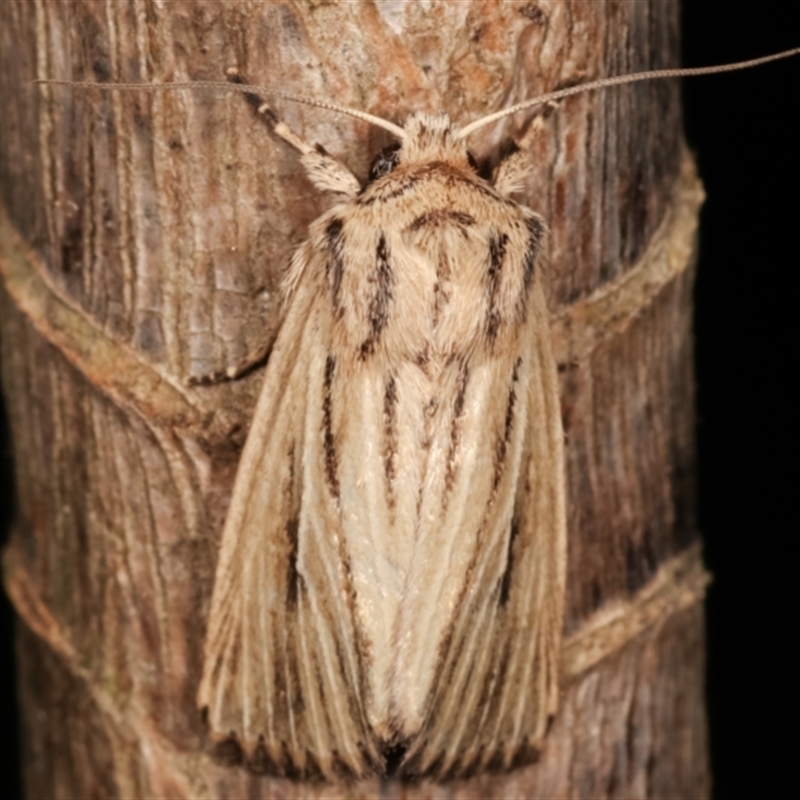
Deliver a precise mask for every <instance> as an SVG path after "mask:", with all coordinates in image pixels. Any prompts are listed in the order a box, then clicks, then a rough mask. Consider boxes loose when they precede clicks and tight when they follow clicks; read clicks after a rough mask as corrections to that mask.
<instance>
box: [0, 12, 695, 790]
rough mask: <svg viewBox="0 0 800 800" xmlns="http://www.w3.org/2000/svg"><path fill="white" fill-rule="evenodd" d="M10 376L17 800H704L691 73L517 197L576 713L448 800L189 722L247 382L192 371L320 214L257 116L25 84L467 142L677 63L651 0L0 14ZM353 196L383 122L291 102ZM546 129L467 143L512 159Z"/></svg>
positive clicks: (583, 143)
mask: <svg viewBox="0 0 800 800" xmlns="http://www.w3.org/2000/svg"><path fill="white" fill-rule="evenodd" d="M0 37H2V38H1V39H0V58H2V64H1V65H0V91H1V92H2V94H1V95H0V100H1V102H2V108H3V109H4V115H3V117H2V120H0V136H1V137H2V153H1V155H0V159H2V160H1V161H0V180H1V181H2V187H1V189H0V191H2V201H3V206H4V207H3V209H2V216H1V217H0V225H1V226H2V228H1V229H0V246H1V247H2V249H1V250H0V254H1V258H0V265H1V267H2V273H3V277H4V283H5V289H4V290H3V291H2V293H1V294H0V298H1V302H2V305H0V313H1V314H2V344H3V350H2V364H3V384H4V388H5V392H6V394H7V402H8V407H9V416H10V420H11V427H12V431H13V442H14V457H15V462H16V471H17V507H18V519H17V523H16V528H15V531H14V534H13V537H12V541H11V544H10V545H9V546H8V548H7V550H6V552H5V581H6V587H7V591H8V593H9V595H10V596H11V598H12V601H13V603H14V605H15V607H16V609H17V612H18V615H19V618H20V622H19V625H18V642H17V651H18V659H19V664H20V678H21V685H20V693H21V703H22V712H23V720H24V776H25V784H26V789H27V792H28V794H29V796H31V797H167V796H168V797H187V798H188V797H192V798H194V797H242V796H249V797H259V798H261V797H264V798H266V797H311V796H314V797H317V796H319V797H323V796H324V797H345V796H365V797H366V796H370V797H373V796H381V797H399V796H403V797H409V798H412V797H419V798H422V797H442V798H444V797H448V798H456V797H509V796H521V797H567V796H569V797H573V796H575V797H625V798H630V797H691V798H697V797H702V796H705V795H707V794H708V792H709V777H708V769H707V752H706V722H705V712H704V699H703V679H704V663H703V662H704V657H703V647H704V645H703V612H702V606H701V604H700V603H699V601H700V600H701V598H702V596H703V592H704V587H705V585H706V582H707V578H706V574H705V572H704V571H703V568H702V564H701V561H700V556H699V541H698V534H697V530H696V525H695V517H694V508H695V496H694V443H693V429H694V418H693V412H692V409H693V380H692V342H691V293H692V283H693V264H692V261H693V249H694V235H695V229H696V219H697V211H698V208H699V205H700V203H701V201H702V190H701V188H700V186H699V183H698V181H697V178H696V177H695V173H694V168H693V163H692V160H691V158H690V156H689V155H688V153H687V152H686V149H685V147H684V145H683V140H682V137H681V115H680V95H679V90H678V87H677V85H676V84H675V83H674V82H666V81H665V82H654V83H647V84H640V85H637V86H634V87H627V88H622V89H613V90H608V91H605V92H602V93H592V94H584V95H579V96H577V97H575V98H572V99H570V100H568V101H565V102H563V103H561V104H559V106H558V107H557V108H556V109H555V111H554V112H553V113H549V114H543V115H539V117H538V121H537V122H536V123H535V124H536V125H538V126H539V132H538V134H537V136H536V137H534V138H533V144H532V147H533V148H534V151H535V156H536V158H535V161H536V166H535V168H534V170H533V172H532V173H531V176H530V178H529V180H528V181H527V184H526V186H525V189H524V192H523V196H524V202H525V204H526V205H528V206H529V207H531V208H533V209H535V210H537V211H539V212H540V213H541V214H542V215H543V216H544V217H545V219H547V220H548V223H549V226H550V231H551V233H550V239H549V253H548V256H547V261H548V285H547V297H548V302H549V308H550V311H551V316H552V328H553V333H554V341H555V348H556V358H557V361H558V365H559V372H560V377H561V403H562V416H563V420H564V427H565V431H566V435H567V446H566V458H567V465H566V467H567V475H568V517H569V554H568V580H567V599H566V616H565V636H566V639H565V644H564V650H563V658H562V691H561V701H560V707H559V712H558V715H557V717H556V719H555V721H554V723H553V725H552V727H551V729H550V731H549V732H548V735H547V738H546V744H545V747H544V750H543V752H542V754H541V758H540V760H539V762H538V763H536V764H529V765H527V766H522V767H520V768H518V769H516V770H514V771H512V772H507V773H500V774H483V775H476V776H474V777H472V778H469V779H465V780H461V781H457V782H452V783H449V784H446V785H435V784H429V783H419V784H408V785H400V784H399V783H397V782H396V781H393V780H380V779H378V778H377V777H376V778H372V779H368V780H365V781H364V782H363V783H360V784H358V785H357V786H353V785H347V784H342V785H337V786H330V785H325V784H319V783H298V782H293V781H291V780H288V779H282V778H273V777H268V776H258V775H253V774H251V773H249V772H247V771H246V770H244V769H243V768H241V767H233V766H228V765H226V764H224V763H221V762H219V761H217V760H214V758H212V757H211V755H209V753H208V749H207V742H206V741H205V732H204V727H203V721H202V719H201V716H200V714H199V712H198V711H197V709H196V705H195V696H196V692H197V685H198V681H199V677H200V670H201V663H202V643H203V637H204V633H205V629H206V622H207V614H208V607H209V601H210V594H211V589H212V584H213V578H214V567H215V563H216V558H217V550H218V543H219V536H220V532H221V528H222V523H223V520H224V517H225V512H226V508H227V504H228V501H229V498H230V492H231V487H232V484H233V480H234V477H235V470H236V465H237V460H238V456H239V453H240V450H241V447H242V444H243V442H244V439H245V436H246V432H247V429H248V424H249V421H250V419H251V416H252V413H253V407H254V403H255V400H256V397H257V395H258V392H259V389H260V383H261V371H256V372H255V373H253V374H250V375H249V376H248V377H246V378H244V379H242V380H239V381H235V382H232V383H228V384H221V385H217V386H212V387H205V388H187V383H186V381H187V379H188V378H189V377H191V376H197V375H201V374H205V373H208V372H210V371H214V370H221V369H224V368H226V367H228V366H230V365H232V364H235V363H236V362H237V361H239V360H240V359H241V358H242V357H243V356H245V355H246V354H247V353H249V352H251V351H252V350H253V349H254V348H256V347H257V345H258V343H259V342H260V341H261V340H262V339H263V338H264V336H265V334H266V332H268V331H269V330H270V329H273V328H274V327H275V325H276V324H277V318H276V302H275V300H276V290H277V286H278V281H279V276H280V274H281V271H282V269H283V268H284V267H285V265H286V263H287V258H288V255H289V254H290V253H291V250H292V247H293V245H295V244H297V243H298V242H299V241H300V240H301V239H302V238H303V236H304V232H305V230H306V227H307V226H308V224H309V223H310V222H311V221H312V220H313V219H314V218H315V217H317V216H318V215H319V214H320V213H321V211H322V210H323V209H324V208H325V207H326V205H325V204H326V202H328V201H327V200H326V199H325V198H323V197H320V196H319V195H318V193H316V192H315V191H314V190H313V188H312V187H311V185H310V183H309V182H308V180H307V178H306V177H305V174H304V171H303V168H302V167H301V166H300V163H299V160H298V158H297V155H296V154H295V152H294V151H292V150H291V148H289V147H288V146H287V145H286V144H285V143H284V142H283V141H282V140H280V139H278V138H277V137H275V136H274V135H272V134H271V133H269V132H268V131H267V129H266V128H264V127H262V126H259V125H257V124H255V123H254V122H253V117H252V114H251V113H250V110H249V108H248V107H247V104H246V103H245V102H244V101H243V100H242V98H241V97H240V96H238V95H234V94H225V95H213V94H208V93H202V92H196V93H187V92H181V93H171V94H155V95H150V94H146V93H141V94H117V93H115V94H101V93H97V92H88V93H87V92H80V91H73V90H63V89H50V88H33V87H31V85H30V83H29V82H30V80H32V79H34V78H36V77H53V78H70V79H75V80H100V81H114V82H124V81H148V82H152V81H167V80H193V81H194V80H220V79H222V78H223V76H224V71H225V69H226V68H227V67H229V66H232V65H235V66H238V67H239V69H240V71H241V72H242V73H243V74H244V75H245V76H246V77H247V78H248V79H249V80H251V81H253V82H258V83H263V84H268V85H271V86H276V87H278V88H280V89H282V90H285V91H290V92H296V93H299V94H305V95H314V96H322V97H326V98H330V99H331V100H332V101H334V102H337V103H340V104H342V105H347V106H351V107H356V108H360V109H364V110H366V111H369V112H370V113H372V114H376V115H379V116H382V117H385V118H389V119H392V120H396V121H399V122H402V120H403V119H404V118H405V116H406V115H407V114H408V113H410V112H411V111H414V110H428V111H435V110H439V109H441V110H444V111H446V112H447V113H448V114H449V115H450V116H451V118H452V119H454V121H456V122H457V123H462V124H463V123H465V122H467V121H469V120H472V119H475V118H476V117H478V116H481V115H482V114H485V113H488V112H490V111H493V110H495V109H497V108H500V107H503V106H507V105H511V104H513V103H515V102H518V101H519V100H521V99H523V98H526V97H529V96H533V95H536V94H539V93H542V92H544V91H547V90H550V89H553V88H558V87H560V86H563V85H569V84H570V83H571V82H575V81H577V80H583V79H589V78H594V77H598V76H603V75H612V74H620V73H626V72H632V71H638V70H643V69H651V68H659V67H667V66H674V65H675V64H676V63H677V60H678V21H677V6H676V4H674V3H662V2H657V1H656V2H628V3H613V4H612V3H576V4H560V3H559V4H537V3H531V2H505V3H499V4H489V3H482V2H459V3H453V2H446V1H445V0H433V2H430V3H425V4H422V3H420V4H416V3H409V4H404V5H401V4H394V3H375V4H372V3H346V4H344V3H338V4H337V3H333V4H328V3H317V2H310V0H309V1H308V2H299V1H298V2H288V0H287V2H257V1H256V0H252V2H236V3H217V2H211V1H210V0H209V1H208V2H206V0H197V1H196V2H173V3H169V4H159V3H153V2H145V0H130V2H126V3H98V2H92V0H76V2H74V3H38V4H34V3H4V4H2V5H1V6H0ZM276 108H277V110H279V112H280V114H281V115H282V116H283V117H284V118H285V119H286V120H287V121H288V122H289V123H290V124H292V126H293V127H295V128H296V129H298V130H299V131H301V132H302V133H303V135H304V136H305V137H306V138H307V139H308V140H309V141H312V142H320V143H323V144H324V145H325V147H326V149H327V150H329V151H330V152H332V153H335V154H336V155H337V156H338V157H340V158H341V159H342V160H343V161H344V162H345V163H346V164H348V165H349V166H350V167H351V169H353V171H354V172H355V173H356V174H357V175H358V176H359V177H361V178H363V177H365V175H366V171H367V168H368V165H369V163H370V160H371V158H372V156H373V155H374V154H375V153H376V152H377V151H378V150H379V149H380V148H381V147H382V146H383V145H384V144H386V143H387V141H388V139H387V135H386V134H385V132H383V131H380V130H376V129H374V128H371V127H369V126H367V125H366V124H364V123H362V122H360V121H356V120H353V119H350V118H346V117H341V116H338V115H335V114H331V113H329V112H327V111H324V110H322V109H315V108H307V107H304V106H299V105H296V104H292V103H288V102H280V103H276ZM534 116H535V114H534V113H533V112H532V113H523V114H519V115H517V116H515V117H513V118H510V119H507V120H505V121H503V122H502V123H500V124H497V125H495V126H493V127H489V128H486V129H484V130H483V131H481V132H480V133H479V134H477V135H476V136H475V137H474V138H473V140H471V148H472V151H473V153H474V154H475V155H476V156H477V157H478V158H479V159H487V158H488V159H490V160H495V161H496V160H497V158H498V154H499V152H500V150H501V148H502V147H503V146H504V145H505V144H507V143H508V142H509V141H510V140H512V139H519V138H520V137H521V135H522V133H523V132H525V131H526V130H527V128H528V126H529V125H530V124H531V119H532V118H533V117H534Z"/></svg>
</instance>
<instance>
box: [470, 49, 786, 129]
mask: <svg viewBox="0 0 800 800" xmlns="http://www.w3.org/2000/svg"><path fill="white" fill-rule="evenodd" d="M798 53H800V47H794V48H792V49H791V50H784V51H783V52H781V53H773V54H772V55H770V56H762V57H761V58H752V59H750V60H749V61H736V62H734V63H733V64H719V65H717V66H715V67H677V68H674V69H655V70H649V71H647V72H632V73H629V74H627V75H616V76H615V77H612V78H600V79H598V80H596V81H590V82H589V83H581V84H578V85H577V86H570V87H568V88H566V89H558V90H556V91H554V92H548V93H547V94H540V95H539V96H538V97H532V98H530V99H529V100H523V101H522V102H521V103H517V104H516V105H513V106H511V107H510V108H504V109H503V110H502V111H495V112H494V113H493V114H489V115H488V116H485V117H481V118H480V119H476V120H475V121H474V122H470V123H469V125H465V126H464V127H463V128H461V130H460V131H457V133H456V136H457V137H458V138H459V139H464V138H466V137H467V136H469V135H470V134H471V133H474V132H475V131H477V130H478V129H480V128H483V127H484V126H486V125H491V124H492V123H493V122H497V120H499V119H503V117H509V116H511V115H512V114H516V113H517V112H518V111H523V110H524V109H526V108H531V106H538V105H541V104H542V103H547V102H550V101H554V100H561V99H563V98H564V97H570V96H572V95H574V94H581V93H582V92H591V91H594V90H595V89H604V88H606V87H607V86H621V85H622V84H625V83H637V82H638V81H651V80H656V79H658V78H688V77H690V76H693V75H713V74H714V73H716V72H733V71H734V70H737V69H748V68H749V67H756V66H758V65H759V64H766V63H767V62H769V61H777V60H778V59H780V58H789V57H790V56H796V55H797V54H798Z"/></svg>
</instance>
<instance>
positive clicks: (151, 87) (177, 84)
mask: <svg viewBox="0 0 800 800" xmlns="http://www.w3.org/2000/svg"><path fill="white" fill-rule="evenodd" d="M33 83H36V84H39V85H40V86H70V87H72V88H73V89H100V90H101V91H104V92H172V91H180V90H184V89H189V90H192V91H195V90H197V89H202V90H212V89H217V90H221V91H225V92H241V93H243V94H248V93H252V94H265V95H268V96H269V97H280V98H281V99H282V100H291V101H292V102H293V103H302V104H303V105H306V106H314V107H315V108H324V109H327V110H328V111H335V112H336V113H338V114H346V115H347V116H348V117H355V118H356V119H360V120H363V121H364V122H369V123H370V124H371V125H377V126H378V127H379V128H383V129H384V130H387V131H389V133H391V134H394V135H395V136H396V137H397V138H398V139H400V140H401V141H402V140H403V139H405V131H404V130H403V129H402V128H401V127H400V126H399V125H395V124H394V123H393V122H389V120H386V119H382V118H381V117H376V116H373V115H372V114H368V113H367V112H366V111H359V110H358V109H356V108H347V107H346V106H340V105H337V104H336V103H330V102H328V101H327V100H318V99H317V98H314V97H304V96H303V95H299V94H290V93H289V92H281V91H279V90H277V89H271V88H270V87H269V86H258V85H255V84H247V83H225V82H224V81H173V82H169V83H97V82H95V81H63V80H46V79H42V78H40V79H38V80H35V81H33Z"/></svg>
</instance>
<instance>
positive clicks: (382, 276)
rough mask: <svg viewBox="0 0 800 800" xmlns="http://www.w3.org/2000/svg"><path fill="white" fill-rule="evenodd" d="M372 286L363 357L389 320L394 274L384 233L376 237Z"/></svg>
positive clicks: (360, 354) (360, 355) (362, 346)
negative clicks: (367, 332)
mask: <svg viewBox="0 0 800 800" xmlns="http://www.w3.org/2000/svg"><path fill="white" fill-rule="evenodd" d="M368 280H369V282H370V283H371V284H372V285H373V286H374V292H373V295H372V297H371V298H370V301H369V309H368V311H369V326H370V330H369V335H368V336H367V338H366V339H365V340H364V341H363V342H362V343H361V348H360V350H359V358H360V359H361V360H363V359H365V358H366V357H367V356H370V355H372V354H373V353H374V352H375V347H376V345H377V343H378V341H379V339H380V337H381V333H383V330H384V328H385V327H386V323H387V322H388V320H389V305H390V304H391V301H392V297H393V296H394V274H393V272H392V265H391V262H390V258H389V246H388V245H387V244H386V237H385V236H384V234H381V235H380V238H379V239H378V246H377V248H376V249H375V271H374V272H373V273H372V275H370V276H369V277H368Z"/></svg>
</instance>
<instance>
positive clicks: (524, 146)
mask: <svg viewBox="0 0 800 800" xmlns="http://www.w3.org/2000/svg"><path fill="white" fill-rule="evenodd" d="M555 107H556V103H554V102H549V103H545V104H544V106H542V108H541V109H540V110H539V111H538V112H537V115H536V116H535V117H534V118H533V119H532V120H531V123H530V125H529V126H528V130H527V131H525V134H524V135H523V137H522V138H521V139H520V140H519V141H517V142H515V144H516V147H515V149H514V151H513V152H512V153H511V154H510V155H508V156H506V157H505V158H504V159H503V160H502V161H501V162H500V163H499V164H498V165H497V167H496V168H495V171H494V175H493V176H492V184H493V185H494V188H495V189H497V191H498V192H500V194H502V195H504V196H506V197H507V196H509V195H512V194H514V192H518V191H519V190H520V189H522V187H523V186H524V184H525V178H526V177H527V175H528V172H529V171H530V168H531V165H532V161H531V159H532V152H531V150H532V147H533V145H534V143H535V141H536V139H538V138H539V137H540V136H543V135H544V130H545V120H546V119H548V117H549V116H550V115H551V114H552V113H553V110H554V109H555Z"/></svg>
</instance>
